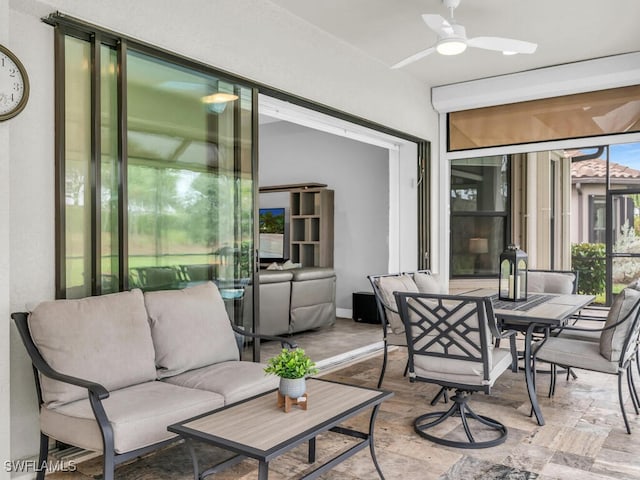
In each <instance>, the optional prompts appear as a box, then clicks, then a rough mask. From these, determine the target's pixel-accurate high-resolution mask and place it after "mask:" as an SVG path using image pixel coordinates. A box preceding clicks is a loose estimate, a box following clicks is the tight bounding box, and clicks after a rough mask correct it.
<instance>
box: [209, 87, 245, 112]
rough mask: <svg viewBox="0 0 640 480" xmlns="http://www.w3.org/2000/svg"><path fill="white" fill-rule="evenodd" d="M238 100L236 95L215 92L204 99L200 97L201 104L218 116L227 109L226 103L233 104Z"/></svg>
mask: <svg viewBox="0 0 640 480" xmlns="http://www.w3.org/2000/svg"><path fill="white" fill-rule="evenodd" d="M237 99H238V96H237V95H234V94H233V93H225V92H216V93H212V94H211V95H207V96H206V97H202V102H203V103H205V104H206V105H207V108H208V109H209V110H210V111H211V112H214V113H217V114H220V113H222V112H224V109H225V108H227V103H229V102H233V101H235V100H237Z"/></svg>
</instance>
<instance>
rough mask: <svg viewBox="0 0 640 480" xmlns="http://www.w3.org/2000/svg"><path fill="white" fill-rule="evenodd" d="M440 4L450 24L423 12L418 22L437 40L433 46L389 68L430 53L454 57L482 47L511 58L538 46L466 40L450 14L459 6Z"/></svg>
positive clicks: (451, 0)
mask: <svg viewBox="0 0 640 480" xmlns="http://www.w3.org/2000/svg"><path fill="white" fill-rule="evenodd" d="M442 4H443V5H444V6H445V7H447V8H448V9H449V16H450V17H451V20H450V21H447V20H446V19H445V18H443V17H442V16H440V15H437V14H429V13H425V14H424V15H422V19H423V20H424V23H426V24H427V26H428V27H429V28H430V29H431V30H433V31H434V32H436V33H437V34H438V41H437V42H436V43H435V45H433V46H431V47H429V48H427V49H425V50H421V51H419V52H418V53H415V54H413V55H411V56H410V57H407V58H405V59H404V60H402V61H400V62H398V63H396V64H395V65H393V66H392V67H391V68H402V67H404V66H405V65H408V64H410V63H413V62H415V61H417V60H420V59H421V58H423V57H426V56H427V55H429V54H430V53H432V52H438V53H440V54H441V55H458V54H460V53H462V52H464V51H465V50H466V49H467V47H475V48H484V49H485V50H497V51H499V52H502V53H503V54H505V55H515V54H516V53H533V52H535V51H536V48H537V47H538V45H537V44H535V43H531V42H525V41H523V40H513V39H511V38H502V37H474V38H467V34H466V31H465V28H464V27H463V26H462V25H460V24H458V23H456V22H455V20H454V18H453V11H454V10H455V8H456V7H457V6H458V5H460V0H442Z"/></svg>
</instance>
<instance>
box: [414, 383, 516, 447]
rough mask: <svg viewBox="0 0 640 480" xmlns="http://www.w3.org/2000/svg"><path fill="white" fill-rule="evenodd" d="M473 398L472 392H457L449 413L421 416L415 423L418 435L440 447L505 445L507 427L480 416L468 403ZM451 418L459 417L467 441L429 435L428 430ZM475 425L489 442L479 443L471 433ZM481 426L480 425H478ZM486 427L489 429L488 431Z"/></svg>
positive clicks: (453, 397)
mask: <svg viewBox="0 0 640 480" xmlns="http://www.w3.org/2000/svg"><path fill="white" fill-rule="evenodd" d="M469 397H471V393H470V392H466V391H463V390H456V393H455V395H453V396H452V397H450V399H451V400H452V401H453V404H452V405H451V408H449V410H447V411H440V412H431V413H427V414H424V415H421V416H419V417H418V418H416V419H415V420H414V422H413V427H414V430H415V431H416V433H417V434H418V435H420V436H421V437H423V438H426V439H427V440H431V441H432V442H434V443H437V444H440V445H446V446H448V447H456V448H489V447H495V446H496V445H500V444H501V443H504V441H505V440H506V439H507V427H505V426H504V425H503V424H501V423H500V422H497V421H496V420H493V419H492V418H489V417H485V416H483V415H478V414H477V413H475V412H474V411H473V410H471V408H470V407H469V405H468V403H467V401H468V399H469ZM451 417H459V418H460V420H461V422H462V427H463V428H464V432H465V434H466V437H467V441H457V440H448V439H445V438H442V437H436V436H434V435H431V434H429V433H427V430H428V429H430V428H432V427H435V426H437V425H440V424H441V423H443V422H444V421H445V420H447V419H448V418H451ZM473 423H475V424H476V425H477V426H479V427H480V429H481V430H482V431H478V432H476V435H478V434H480V436H482V437H483V438H485V437H487V436H488V437H490V439H488V440H481V441H477V440H476V439H475V437H474V434H473V433H472V432H471V424H473ZM478 424H479V425H478ZM486 427H489V428H488V429H487V428H486ZM496 435H497V436H496Z"/></svg>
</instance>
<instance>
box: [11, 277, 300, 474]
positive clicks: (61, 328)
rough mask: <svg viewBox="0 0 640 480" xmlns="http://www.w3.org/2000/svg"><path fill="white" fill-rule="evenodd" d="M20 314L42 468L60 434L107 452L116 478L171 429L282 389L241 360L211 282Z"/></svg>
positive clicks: (45, 305)
mask: <svg viewBox="0 0 640 480" xmlns="http://www.w3.org/2000/svg"><path fill="white" fill-rule="evenodd" d="M12 317H13V318H14V320H15V321H16V325H17V327H18V330H19V332H20V335H21V337H22V339H23V342H24V344H25V346H26V348H27V351H28V353H29V355H30V357H31V359H32V362H33V365H34V373H35V374H36V375H35V377H36V389H37V394H38V400H39V405H40V430H41V435H40V458H39V465H43V462H45V461H46V459H47V453H48V444H49V438H53V439H56V440H58V441H61V442H63V443H66V444H70V445H74V446H78V447H81V448H84V449H87V450H94V451H100V452H103V458H104V460H103V462H104V463H103V467H104V478H105V479H106V480H111V479H113V475H114V467H115V465H116V464H118V463H121V462H123V461H126V460H129V459H132V458H135V457H137V456H140V455H142V454H144V453H146V452H149V451H151V450H154V449H156V448H158V447H160V446H163V445H165V444H167V443H169V442H171V441H174V440H175V438H174V437H175V434H173V433H171V432H169V431H167V426H168V425H171V424H173V423H177V422H179V421H182V420H184V419H187V418H190V417H192V416H195V415H199V414H201V413H204V412H208V411H210V410H213V409H216V408H219V407H222V406H224V405H226V404H229V403H232V402H235V401H238V400H241V399H244V398H248V397H251V396H253V395H256V394H259V393H263V392H266V391H268V390H272V389H275V388H276V387H277V384H278V378H277V377H276V376H273V375H266V374H265V373H264V371H263V368H264V365H262V364H259V363H254V362H246V361H241V360H240V358H239V350H238V346H237V345H238V344H237V342H236V336H235V333H234V330H233V328H232V326H231V323H230V322H229V318H228V316H227V313H226V310H225V307H224V302H223V300H222V297H221V296H220V293H219V292H218V289H217V287H216V286H215V284H213V283H212V282H208V283H205V284H201V285H198V286H195V287H191V288H187V289H184V290H168V291H157V292H146V293H144V294H143V293H142V291H141V290H138V289H134V290H132V291H129V292H121V293H115V294H110V295H103V296H98V297H89V298H84V299H79V300H55V301H47V302H42V303H41V304H39V305H38V306H37V307H36V308H35V309H34V310H33V311H32V312H31V313H30V314H26V313H14V314H13V315H12ZM241 333H242V334H244V335H249V336H257V335H252V334H250V333H246V332H241ZM261 337H262V338H265V336H261ZM269 338H270V339H272V340H274V339H275V338H274V337H269ZM285 343H287V342H286V341H285ZM289 346H290V347H293V345H291V344H289ZM44 473H45V472H44V471H39V472H38V476H37V478H38V479H43V478H44Z"/></svg>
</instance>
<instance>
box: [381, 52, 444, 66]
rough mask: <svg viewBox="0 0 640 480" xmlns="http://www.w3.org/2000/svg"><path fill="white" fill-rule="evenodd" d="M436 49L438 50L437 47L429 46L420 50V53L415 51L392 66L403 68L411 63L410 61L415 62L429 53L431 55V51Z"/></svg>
mask: <svg viewBox="0 0 640 480" xmlns="http://www.w3.org/2000/svg"><path fill="white" fill-rule="evenodd" d="M435 50H436V47H429V48H427V49H425V50H422V51H420V52H418V53H414V54H413V55H411V56H410V57H407V58H405V59H404V60H401V61H400V62H398V63H396V64H395V65H393V66H392V67H391V68H392V69H396V68H402V67H404V66H405V65H409V64H410V63H413V62H415V61H418V60H420V59H421V58H424V57H426V56H427V55H429V54H430V53H431V52H434V51H435Z"/></svg>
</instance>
